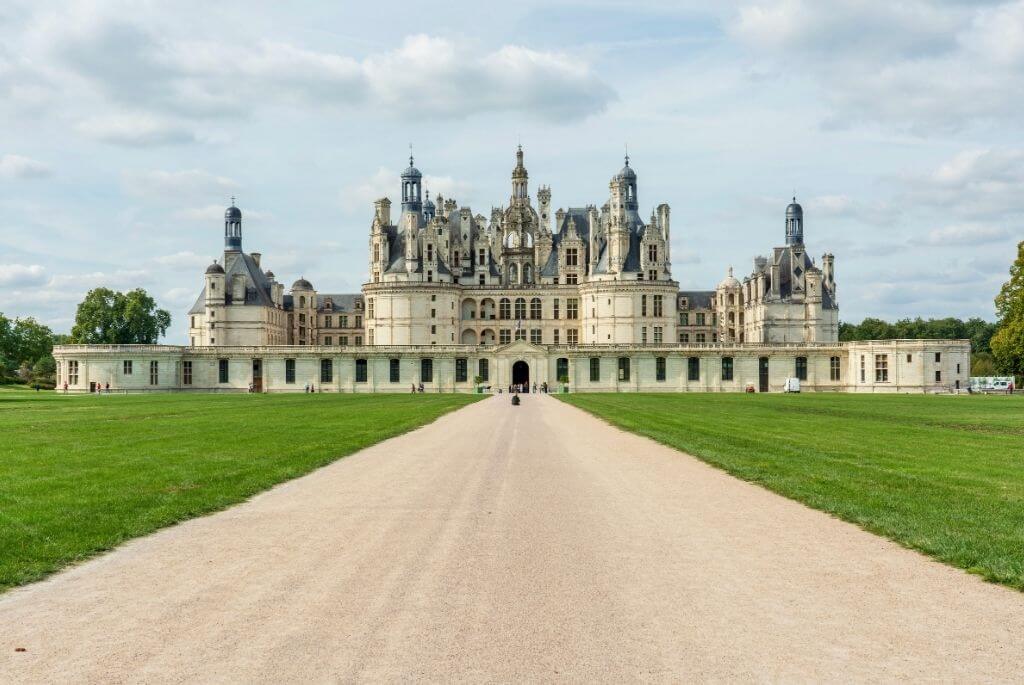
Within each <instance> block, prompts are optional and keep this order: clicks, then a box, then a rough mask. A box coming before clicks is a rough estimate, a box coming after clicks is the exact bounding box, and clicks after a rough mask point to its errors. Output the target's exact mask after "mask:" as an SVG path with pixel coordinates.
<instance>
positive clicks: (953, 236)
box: [927, 224, 1010, 247]
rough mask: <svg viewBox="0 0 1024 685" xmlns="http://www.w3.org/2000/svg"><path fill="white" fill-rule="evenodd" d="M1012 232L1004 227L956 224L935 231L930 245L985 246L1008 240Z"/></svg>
mask: <svg viewBox="0 0 1024 685" xmlns="http://www.w3.org/2000/svg"><path fill="white" fill-rule="evenodd" d="M1009 236H1010V232H1009V231H1008V230H1007V229H1006V228H1004V227H1002V226H988V225H985V224H955V225H953V226H945V227H943V228H936V229H933V230H932V231H931V232H930V233H929V234H928V240H927V242H928V244H929V245H937V246H951V247H952V246H961V245H983V244H985V243H996V242H1002V241H1004V240H1006V239H1007V238H1008V237H1009Z"/></svg>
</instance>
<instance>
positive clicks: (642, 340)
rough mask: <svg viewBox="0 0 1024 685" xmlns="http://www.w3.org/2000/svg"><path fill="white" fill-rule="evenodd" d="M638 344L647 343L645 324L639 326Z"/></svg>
mask: <svg viewBox="0 0 1024 685" xmlns="http://www.w3.org/2000/svg"><path fill="white" fill-rule="evenodd" d="M640 344H641V345H646V344H647V326H641V327H640Z"/></svg>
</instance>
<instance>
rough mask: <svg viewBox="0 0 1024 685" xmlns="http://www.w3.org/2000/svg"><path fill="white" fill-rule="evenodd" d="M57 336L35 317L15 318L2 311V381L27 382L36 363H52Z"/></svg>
mask: <svg viewBox="0 0 1024 685" xmlns="http://www.w3.org/2000/svg"><path fill="white" fill-rule="evenodd" d="M53 338H54V336H53V331H51V330H50V328H49V327H48V326H44V325H43V324H41V323H39V322H38V321H36V320H35V319H33V318H31V317H29V318H26V319H15V320H14V321H11V320H10V319H8V318H7V317H5V316H4V315H3V314H0V383H16V382H22V383H27V382H29V381H30V380H31V379H32V378H33V377H34V371H33V369H34V367H35V365H36V364H38V363H39V362H41V361H43V360H50V362H51V363H52V362H53V357H52V356H51V353H52V352H53ZM54 366H55V367H56V364H54Z"/></svg>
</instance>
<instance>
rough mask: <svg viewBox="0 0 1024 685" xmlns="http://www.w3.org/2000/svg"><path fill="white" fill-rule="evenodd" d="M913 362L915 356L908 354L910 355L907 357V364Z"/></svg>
mask: <svg viewBox="0 0 1024 685" xmlns="http://www.w3.org/2000/svg"><path fill="white" fill-rule="evenodd" d="M912 361H914V355H912V354H908V355H907V363H908V364H909V363H911V362H912Z"/></svg>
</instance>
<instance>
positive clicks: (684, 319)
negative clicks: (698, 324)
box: [679, 312, 690, 326]
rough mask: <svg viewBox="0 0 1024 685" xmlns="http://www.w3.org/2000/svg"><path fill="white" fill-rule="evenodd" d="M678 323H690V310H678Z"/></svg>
mask: <svg viewBox="0 0 1024 685" xmlns="http://www.w3.org/2000/svg"><path fill="white" fill-rule="evenodd" d="M679 325H680V326H689V325H690V312H679Z"/></svg>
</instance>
